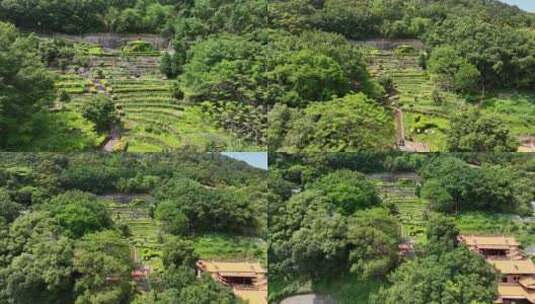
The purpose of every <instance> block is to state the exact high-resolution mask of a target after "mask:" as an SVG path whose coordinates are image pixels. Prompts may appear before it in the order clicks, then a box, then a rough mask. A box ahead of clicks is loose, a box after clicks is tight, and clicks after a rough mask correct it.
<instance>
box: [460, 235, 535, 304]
mask: <svg viewBox="0 0 535 304" xmlns="http://www.w3.org/2000/svg"><path fill="white" fill-rule="evenodd" d="M459 241H461V242H463V243H464V244H465V245H466V246H467V247H468V248H469V249H470V250H472V251H474V252H476V253H478V254H481V255H482V256H483V257H484V258H485V259H486V260H487V262H488V263H489V264H491V265H492V266H494V268H495V269H496V270H497V271H498V272H499V273H500V275H501V276H500V281H499V282H498V299H496V301H495V303H500V304H535V264H533V262H532V261H531V259H529V258H528V257H526V255H525V254H524V252H523V251H522V249H521V248H520V244H519V243H518V242H517V241H516V240H515V238H513V237H505V236H475V235H461V236H460V237H459Z"/></svg>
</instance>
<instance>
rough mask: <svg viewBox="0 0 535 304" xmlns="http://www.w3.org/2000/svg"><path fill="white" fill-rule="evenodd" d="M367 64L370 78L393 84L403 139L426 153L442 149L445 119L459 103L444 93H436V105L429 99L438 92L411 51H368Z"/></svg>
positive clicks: (453, 97)
mask: <svg viewBox="0 0 535 304" xmlns="http://www.w3.org/2000/svg"><path fill="white" fill-rule="evenodd" d="M368 63H369V65H370V73H371V74H372V76H376V77H379V76H381V75H385V76H390V77H391V78H392V80H393V82H394V85H395V88H396V91H397V97H396V99H395V102H394V104H393V105H392V106H393V107H395V108H399V109H400V110H401V111H403V126H402V127H403V128H404V134H405V140H406V141H410V142H417V143H422V145H424V146H427V147H426V149H427V150H430V151H439V150H443V149H444V147H443V146H444V138H445V136H444V134H445V131H446V130H447V129H448V119H447V118H448V116H449V114H450V113H451V112H453V111H455V109H457V108H458V107H459V106H460V105H461V101H460V100H459V99H458V98H457V97H456V96H455V95H454V94H452V93H449V92H444V91H440V94H441V97H442V101H441V102H440V103H437V102H436V101H435V100H434V99H433V96H432V95H433V90H439V89H438V88H437V87H436V86H435V84H434V82H433V80H432V79H431V77H430V75H429V74H428V73H427V72H426V71H425V70H423V69H422V68H421V67H420V66H419V64H418V55H417V54H415V53H414V52H413V53H411V52H409V53H405V54H404V53H399V52H396V51H395V50H394V51H386V50H377V49H369V51H368Z"/></svg>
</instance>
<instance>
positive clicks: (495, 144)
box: [447, 110, 518, 152]
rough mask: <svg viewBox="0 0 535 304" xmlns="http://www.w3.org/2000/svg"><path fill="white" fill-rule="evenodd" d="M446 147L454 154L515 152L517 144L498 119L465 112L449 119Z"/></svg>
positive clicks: (477, 112) (468, 111) (505, 126)
mask: <svg viewBox="0 0 535 304" xmlns="http://www.w3.org/2000/svg"><path fill="white" fill-rule="evenodd" d="M447 146H448V150H449V151H454V152H469V151H477V152H516V150H517V147H518V143H517V141H516V140H515V138H514V137H513V136H512V134H511V131H510V130H509V129H508V127H507V123H506V122H504V121H502V120H501V119H499V118H498V117H496V116H487V115H483V114H482V113H481V112H479V111H477V110H465V111H460V112H459V113H457V114H456V115H454V116H453V117H451V119H450V129H449V132H448V133H447Z"/></svg>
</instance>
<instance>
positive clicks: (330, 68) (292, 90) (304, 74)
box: [270, 50, 350, 106]
mask: <svg viewBox="0 0 535 304" xmlns="http://www.w3.org/2000/svg"><path fill="white" fill-rule="evenodd" d="M279 56H280V57H281V59H280V61H281V62H279V64H278V65H277V66H276V67H275V68H274V69H273V71H270V78H271V79H273V81H276V83H277V84H279V85H281V86H283V87H285V88H286V90H287V91H286V92H285V96H282V98H281V100H280V102H284V103H287V104H289V105H291V106H300V105H303V104H307V103H308V102H310V101H325V100H329V99H331V98H332V97H341V96H343V95H344V94H346V93H347V92H348V91H349V89H350V87H349V82H348V80H347V78H346V75H345V74H344V71H343V70H342V67H341V66H340V65H339V64H338V63H337V62H336V61H335V60H334V59H332V58H330V57H328V56H325V55H322V54H317V53H315V52H313V51H311V50H301V51H299V52H291V53H281V54H280V55H279Z"/></svg>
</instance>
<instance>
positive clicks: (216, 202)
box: [155, 178, 258, 234]
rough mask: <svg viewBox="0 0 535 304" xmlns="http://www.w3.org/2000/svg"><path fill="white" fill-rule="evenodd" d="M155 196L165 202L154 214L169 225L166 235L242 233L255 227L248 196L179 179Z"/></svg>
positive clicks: (255, 222)
mask: <svg viewBox="0 0 535 304" xmlns="http://www.w3.org/2000/svg"><path fill="white" fill-rule="evenodd" d="M168 190H169V191H168ZM155 194H156V196H157V197H158V198H160V199H162V200H166V201H164V202H162V203H160V204H159V205H158V207H157V209H156V213H155V214H156V218H158V219H162V220H164V222H165V224H166V225H169V226H168V227H169V229H170V230H169V232H173V233H176V234H178V233H195V232H201V231H218V232H245V231H248V230H249V231H250V230H251V229H252V230H256V229H257V228H258V227H257V221H256V220H255V217H254V211H253V209H252V205H251V204H250V203H249V202H248V197H247V196H245V195H243V193H239V192H237V191H232V190H226V191H223V190H221V191H220V190H217V189H209V188H207V187H205V186H203V185H201V184H200V183H198V182H195V181H193V180H190V179H185V178H182V179H172V180H170V181H169V182H168V183H166V184H164V185H162V186H161V187H159V188H158V189H157V190H156V192H155ZM184 229H185V230H184Z"/></svg>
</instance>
